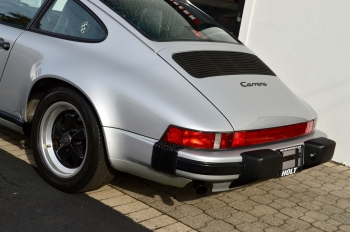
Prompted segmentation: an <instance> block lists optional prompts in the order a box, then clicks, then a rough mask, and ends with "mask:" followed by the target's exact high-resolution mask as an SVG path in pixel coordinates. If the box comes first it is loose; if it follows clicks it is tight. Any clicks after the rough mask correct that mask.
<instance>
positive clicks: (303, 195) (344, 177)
mask: <svg viewBox="0 0 350 232" xmlns="http://www.w3.org/2000/svg"><path fill="white" fill-rule="evenodd" d="M0 149H2V150H5V151H7V152H9V153H11V154H12V155H14V156H16V157H18V158H20V159H22V160H24V161H26V162H28V163H29V164H31V165H35V163H34V160H33V157H32V151H31V149H30V141H29V139H28V138H25V137H24V136H22V135H20V134H18V133H15V132H12V131H10V130H7V129H5V128H3V127H0ZM349 178H350V168H349V167H345V166H342V165H339V164H336V163H332V162H329V163H326V164H324V165H321V166H319V167H315V168H312V169H309V170H305V171H303V172H301V173H298V174H296V175H293V176H288V177H284V178H280V179H274V180H270V181H266V182H263V183H259V184H255V185H252V186H249V187H246V188H241V189H237V190H231V191H228V192H222V193H217V194H214V193H211V194H208V195H207V196H205V197H198V196H196V195H195V194H194V192H193V189H192V187H190V186H189V187H186V188H183V189H179V188H174V187H170V186H165V185H160V184H157V183H154V182H151V181H148V180H144V179H142V178H139V177H135V176H131V175H128V174H125V173H119V172H117V173H116V178H115V179H114V180H113V181H112V183H111V184H109V185H108V186H105V187H103V188H102V189H99V190H97V191H94V192H90V193H87V194H88V195H89V196H90V197H93V198H95V199H97V200H99V201H100V202H101V203H103V204H106V205H108V206H110V207H113V208H114V209H115V210H117V211H119V212H121V213H123V214H125V215H127V216H128V217H130V218H132V219H133V220H134V221H136V222H138V223H140V224H142V225H144V226H145V227H147V228H149V229H152V230H156V231H250V232H251V231H350V181H349Z"/></svg>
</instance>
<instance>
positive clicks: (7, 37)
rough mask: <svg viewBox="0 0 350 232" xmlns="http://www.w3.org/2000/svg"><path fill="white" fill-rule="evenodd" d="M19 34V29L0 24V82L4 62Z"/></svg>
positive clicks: (21, 31) (20, 31)
mask: <svg viewBox="0 0 350 232" xmlns="http://www.w3.org/2000/svg"><path fill="white" fill-rule="evenodd" d="M0 11H1V9H0ZM21 33H23V30H21V29H18V28H13V27H9V26H5V25H1V24H0V80H1V77H2V74H3V71H4V68H5V65H6V61H7V59H8V57H9V55H10V52H11V48H12V46H13V44H14V43H15V41H16V39H17V38H18V36H19V35H20V34H21ZM0 83H1V82H0Z"/></svg>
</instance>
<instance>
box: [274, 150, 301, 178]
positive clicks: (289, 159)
mask: <svg viewBox="0 0 350 232" xmlns="http://www.w3.org/2000/svg"><path fill="white" fill-rule="evenodd" d="M276 152H278V153H280V154H281V155H282V156H283V165H282V170H281V172H280V176H281V177H283V176H288V175H292V174H295V173H297V172H299V171H301V170H302V166H303V163H304V162H303V153H304V145H297V146H292V147H286V148H282V149H278V150H276Z"/></svg>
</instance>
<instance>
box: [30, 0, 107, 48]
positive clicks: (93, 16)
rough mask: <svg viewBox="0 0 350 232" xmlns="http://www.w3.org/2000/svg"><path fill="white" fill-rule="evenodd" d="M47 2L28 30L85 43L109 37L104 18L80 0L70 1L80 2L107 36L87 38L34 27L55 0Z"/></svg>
mask: <svg viewBox="0 0 350 232" xmlns="http://www.w3.org/2000/svg"><path fill="white" fill-rule="evenodd" d="M46 1H47V2H46V3H45V4H43V5H45V6H44V7H43V8H42V9H40V12H38V14H37V15H36V18H35V19H34V20H33V21H32V23H31V24H30V27H29V28H28V31H31V32H35V33H38V34H42V35H47V36H50V37H54V38H58V39H64V40H69V41H75V42H83V43H100V42H102V41H104V40H106V38H107V37H108V29H107V27H106V25H105V24H104V23H103V22H102V20H101V19H100V18H99V17H98V16H97V15H96V14H95V13H94V12H93V11H92V10H90V8H89V7H87V6H86V5H85V4H83V3H82V2H81V1H79V0H68V1H74V2H75V3H76V4H78V5H79V6H80V7H82V8H83V9H84V10H85V11H86V12H87V13H89V14H90V15H91V17H92V18H93V19H95V20H96V21H97V23H98V24H100V26H101V27H102V29H103V30H104V31H105V36H104V37H103V38H101V39H85V38H79V37H74V36H69V35H62V34H58V33H54V32H49V31H43V30H40V29H37V28H34V25H36V24H37V23H39V22H40V21H41V20H42V18H43V17H44V15H45V14H46V12H47V11H48V10H49V9H50V7H51V6H52V4H53V3H54V1H55V0H46Z"/></svg>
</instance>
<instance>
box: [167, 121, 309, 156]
mask: <svg viewBox="0 0 350 232" xmlns="http://www.w3.org/2000/svg"><path fill="white" fill-rule="evenodd" d="M315 125H316V120H313V121H310V122H306V123H299V124H294V125H289V126H281V127H275V128H267V129H259V130H251V131H235V132H234V133H215V132H202V131H195V130H190V129H186V128H181V127H176V126H169V128H168V129H167V131H166V133H165V134H164V135H163V137H162V139H161V140H162V141H166V142H169V143H174V144H177V145H180V146H184V147H191V148H198V149H229V148H236V147H245V146H252V145H259V144H264V143H269V142H275V141H280V140H285V139H291V138H295V137H299V136H303V135H307V134H310V133H312V132H313V131H314V130H315Z"/></svg>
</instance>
